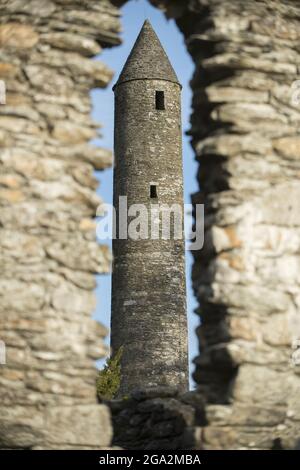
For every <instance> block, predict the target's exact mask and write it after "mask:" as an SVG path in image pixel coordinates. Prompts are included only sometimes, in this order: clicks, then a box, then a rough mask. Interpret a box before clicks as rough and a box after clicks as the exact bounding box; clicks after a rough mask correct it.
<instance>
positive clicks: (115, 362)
mask: <svg viewBox="0 0 300 470" xmlns="http://www.w3.org/2000/svg"><path fill="white" fill-rule="evenodd" d="M122 353H123V347H122V346H121V347H120V348H119V349H118V351H117V352H116V353H115V354H114V355H113V356H112V357H110V358H109V359H107V361H106V365H105V366H104V369H102V370H100V372H99V375H98V378H97V395H98V397H99V399H100V400H112V399H113V398H115V397H116V394H117V392H118V390H119V388H120V381H121V363H120V362H121V357H122Z"/></svg>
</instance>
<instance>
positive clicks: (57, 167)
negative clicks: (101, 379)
mask: <svg viewBox="0 0 300 470" xmlns="http://www.w3.org/2000/svg"><path fill="white" fill-rule="evenodd" d="M0 23H1V24H0V46H1V53H0V55H1V58H0V79H1V80H4V81H5V82H6V88H7V99H6V105H0V146H1V148H0V165H1V176H0V205H1V207H0V249H1V251H0V253H1V254H0V259H1V281H0V309H1V315H0V325H1V326H0V331H1V332H0V339H1V340H2V341H4V342H5V343H6V356H7V357H6V360H7V364H6V365H1V366H0V397H1V404H0V447H2V448H87V447H89V448H99V447H100V446H107V445H109V443H110V437H111V428H110V421H109V414H108V411H107V409H106V407H105V406H103V405H98V404H96V397H95V393H96V392H95V379H96V369H95V367H94V360H95V359H98V358H100V357H103V356H105V355H106V354H107V351H106V348H105V346H104V344H103V338H104V336H106V334H107V331H106V330H105V329H104V327H103V326H101V325H100V324H97V323H96V322H95V321H94V320H92V318H91V314H92V312H93V310H94V308H95V295H94V292H93V291H94V289H95V277H94V274H95V273H105V272H108V270H109V264H110V254H109V252H108V251H107V249H106V247H103V246H99V245H98V244H97V243H96V240H95V227H94V222H93V217H94V216H95V210H96V208H97V206H98V205H99V203H100V202H101V201H100V199H99V198H98V197H97V196H96V193H95V190H96V187H97V184H98V183H97V180H96V179H95V176H94V170H102V169H104V168H106V167H107V166H109V165H111V152H110V151H108V150H104V149H101V148H96V147H93V146H91V145H90V144H89V140H90V139H92V138H94V137H95V136H97V133H98V127H99V125H98V123H95V122H94V121H93V120H92V119H91V116H90V115H91V99H90V96H89V92H90V90H91V89H92V88H95V87H105V86H107V84H108V83H109V82H110V80H111V78H112V71H110V70H109V69H108V68H107V67H106V66H105V65H104V64H103V63H101V62H100V61H95V60H93V57H94V56H95V55H97V54H99V53H100V52H101V49H102V47H107V46H114V45H117V44H119V42H120V39H119V36H118V33H119V31H120V25H119V14H118V11H117V9H115V8H114V7H113V6H112V5H111V4H110V2H109V1H106V0H86V1H82V0H81V1H79V0H56V1H49V0H13V1H12V0H10V1H3V0H2V1H1V2H0Z"/></svg>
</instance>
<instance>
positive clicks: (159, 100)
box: [155, 91, 166, 111]
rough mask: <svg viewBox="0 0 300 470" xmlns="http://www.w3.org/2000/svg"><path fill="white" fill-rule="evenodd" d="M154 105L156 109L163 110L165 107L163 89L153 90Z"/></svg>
mask: <svg viewBox="0 0 300 470" xmlns="http://www.w3.org/2000/svg"><path fill="white" fill-rule="evenodd" d="M155 105H156V109H159V110H161V111H163V110H164V109H166V107H165V92H164V91H156V92H155Z"/></svg>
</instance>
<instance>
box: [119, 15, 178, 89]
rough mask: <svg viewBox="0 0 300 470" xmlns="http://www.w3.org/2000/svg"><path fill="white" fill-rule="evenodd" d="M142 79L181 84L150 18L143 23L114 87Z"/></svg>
mask: <svg viewBox="0 0 300 470" xmlns="http://www.w3.org/2000/svg"><path fill="white" fill-rule="evenodd" d="M141 79H158V80H167V81H169V82H175V83H178V84H179V85H180V83H179V80H178V78H177V75H176V73H175V71H174V69H173V67H172V65H171V63H170V61H169V58H168V56H167V54H166V53H165V51H164V48H163V47H162V45H161V43H160V40H159V39H158V37H157V35H156V33H155V31H154V29H153V28H152V26H151V23H150V21H149V20H146V21H145V23H144V24H143V27H142V29H141V31H140V34H139V35H138V37H137V40H136V42H135V44H134V46H133V48H132V50H131V52H130V54H129V57H128V59H127V61H126V63H125V65H124V67H123V70H122V72H121V74H120V77H119V80H118V81H117V83H116V84H115V86H114V88H115V87H116V86H117V85H119V84H120V83H123V82H128V81H130V80H141Z"/></svg>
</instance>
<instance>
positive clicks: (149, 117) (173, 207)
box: [111, 21, 188, 396]
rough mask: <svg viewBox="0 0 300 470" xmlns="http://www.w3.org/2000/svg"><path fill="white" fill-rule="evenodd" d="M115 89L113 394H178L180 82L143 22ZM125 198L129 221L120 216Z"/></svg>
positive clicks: (183, 331)
mask: <svg viewBox="0 0 300 470" xmlns="http://www.w3.org/2000/svg"><path fill="white" fill-rule="evenodd" d="M114 91H115V168H114V206H115V208H116V210H117V218H116V219H117V220H116V229H117V230H116V232H117V238H116V239H115V240H114V241H113V254H114V263H113V274H112V319H111V346H112V351H113V354H115V353H116V352H117V351H118V350H119V349H120V348H122V355H121V386H120V390H119V396H123V395H126V394H127V393H128V392H130V391H131V390H132V389H134V388H141V387H157V386H159V385H172V386H176V387H177V388H178V389H179V390H181V391H182V390H185V389H186V388H187V386H188V354H187V319H186V287H185V252H184V237H183V175H182V137H181V85H180V84H179V81H178V78H177V76H176V74H175V72H174V70H173V68H172V66H171V64H170V62H169V59H168V57H167V55H166V53H165V51H164V49H163V48H162V45H161V43H160V41H159V39H158V37H157V36H156V34H155V32H154V31H153V29H152V26H151V24H150V23H149V21H146V22H145V23H144V25H143V28H142V30H141V32H140V34H139V36H138V38H137V40H136V43H135V45H134V47H133V49H132V51H131V53H130V55H129V57H128V59H127V62H126V64H125V66H124V68H123V70H122V73H121V75H120V77H119V80H118V81H117V83H116V85H115V87H114ZM120 196H123V198H122V202H121V205H120V204H119V203H120V199H119V198H120ZM125 196H126V197H127V201H126V199H125V198H124V197H125ZM126 202H127V205H128V211H129V217H128V219H126V214H124V210H121V206H123V209H124V207H125V206H126ZM133 204H142V205H143V206H142V207H135V208H134V207H131V206H132V205H133ZM145 208H146V209H147V210H146V216H145ZM136 209H138V212H136ZM151 209H152V216H151ZM178 209H179V210H178ZM158 211H159V212H158ZM180 213H181V214H180ZM170 215H171V217H169V216H170ZM137 216H138V217H139V222H140V224H139V223H138V221H137V218H136V217H137ZM145 217H146V218H148V220H146V222H145ZM181 217H182V220H180V218H181ZM168 220H169V222H170V227H171V233H170V236H169V235H168V233H167V232H168V222H167V221H168ZM131 223H132V224H134V225H133V227H135V226H138V228H139V237H138V239H136V238H137V237H136V236H131V235H129V236H127V235H126V231H127V224H129V229H130V224H131ZM158 226H159V229H158ZM131 228H132V225H131ZM151 229H152V230H151ZM147 232H148V233H147Z"/></svg>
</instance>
